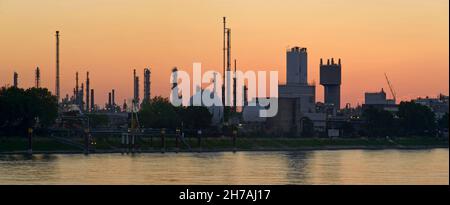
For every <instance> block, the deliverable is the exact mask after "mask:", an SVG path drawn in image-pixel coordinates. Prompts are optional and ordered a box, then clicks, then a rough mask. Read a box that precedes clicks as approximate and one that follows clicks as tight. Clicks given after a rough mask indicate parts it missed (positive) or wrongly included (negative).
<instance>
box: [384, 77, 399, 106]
mask: <svg viewBox="0 0 450 205" xmlns="http://www.w3.org/2000/svg"><path fill="white" fill-rule="evenodd" d="M384 77H386V81H387V83H388V86H389V90H390V91H391V95H392V98H393V99H394V103H397V94H396V93H395V90H394V88H393V86H392V84H391V82H390V81H389V78H388V76H387V74H386V73H384Z"/></svg>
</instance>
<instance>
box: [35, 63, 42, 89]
mask: <svg viewBox="0 0 450 205" xmlns="http://www.w3.org/2000/svg"><path fill="white" fill-rule="evenodd" d="M34 78H35V79H34V81H35V85H34V86H35V87H36V88H39V86H40V80H41V71H40V70H39V67H37V68H36V72H35V76H34Z"/></svg>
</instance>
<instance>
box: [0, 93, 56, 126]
mask: <svg viewBox="0 0 450 205" xmlns="http://www.w3.org/2000/svg"><path fill="white" fill-rule="evenodd" d="M0 113H1V115H0V131H2V132H4V133H6V134H21V133H24V132H26V130H27V128H29V127H33V126H34V125H36V122H37V120H39V125H40V126H41V127H43V128H46V127H48V126H50V125H52V124H53V123H54V121H55V119H56V117H57V115H58V102H57V99H56V97H55V96H53V95H52V94H51V93H50V92H49V91H48V90H47V89H46V88H29V89H27V90H24V89H21V88H16V87H9V88H6V87H2V88H1V89H0Z"/></svg>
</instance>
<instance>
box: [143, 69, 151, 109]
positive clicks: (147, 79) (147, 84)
mask: <svg viewBox="0 0 450 205" xmlns="http://www.w3.org/2000/svg"><path fill="white" fill-rule="evenodd" d="M150 73H151V72H150V68H145V69H144V101H147V102H150Z"/></svg>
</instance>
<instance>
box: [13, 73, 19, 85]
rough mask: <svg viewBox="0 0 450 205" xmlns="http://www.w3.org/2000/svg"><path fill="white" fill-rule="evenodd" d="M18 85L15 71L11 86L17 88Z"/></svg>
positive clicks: (17, 75)
mask: <svg viewBox="0 0 450 205" xmlns="http://www.w3.org/2000/svg"><path fill="white" fill-rule="evenodd" d="M18 85H19V74H17V72H14V75H13V86H14V87H16V88H17V87H18Z"/></svg>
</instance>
